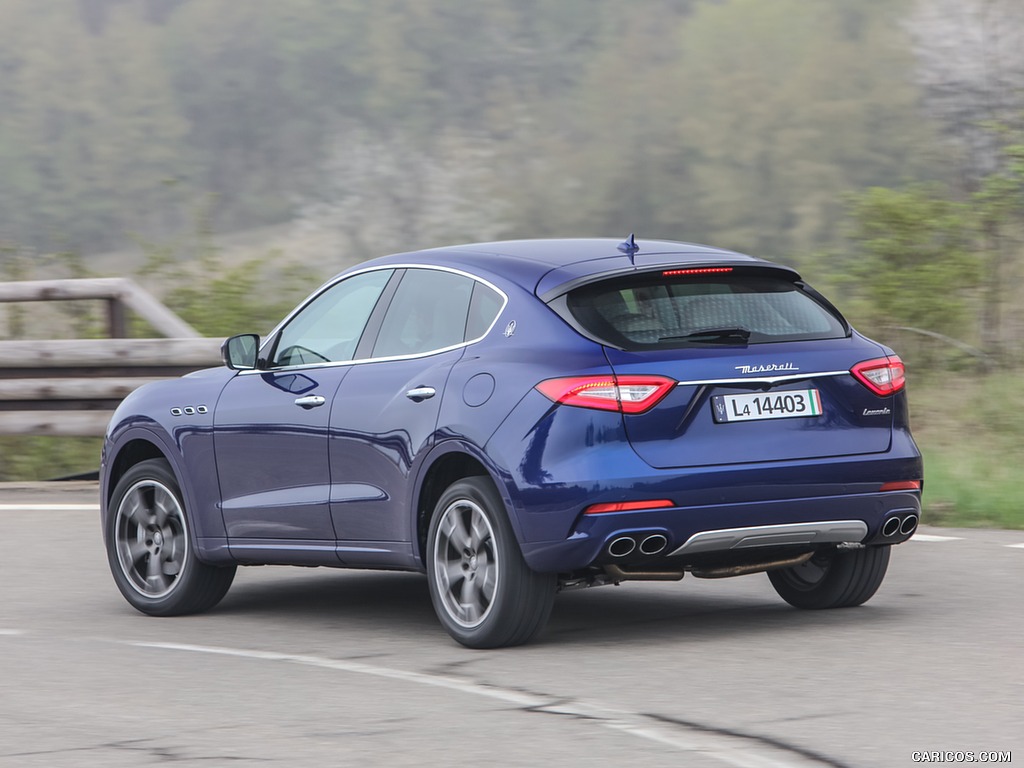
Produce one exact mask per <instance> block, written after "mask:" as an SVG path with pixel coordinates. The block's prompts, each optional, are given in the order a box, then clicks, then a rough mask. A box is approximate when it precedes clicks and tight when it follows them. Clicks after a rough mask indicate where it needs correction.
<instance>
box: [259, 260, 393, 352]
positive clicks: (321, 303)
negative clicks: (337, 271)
mask: <svg viewBox="0 0 1024 768" xmlns="http://www.w3.org/2000/svg"><path fill="white" fill-rule="evenodd" d="M393 271H394V270H390V269H380V270H375V271H373V272H363V273H362V274H360V275H355V276H354V277H350V278H348V279H346V280H342V281H340V282H338V283H335V284H334V285H332V286H331V287H330V288H328V289H327V290H326V291H324V292H323V293H321V294H320V295H319V296H317V297H316V298H315V299H313V301H311V302H310V303H309V304H307V305H306V306H305V307H304V308H303V309H302V311H301V312H299V314H297V315H296V316H295V317H293V318H292V319H291V321H289V323H288V325H286V326H285V327H284V329H283V330H282V331H281V335H280V338H279V339H278V341H277V345H276V347H275V350H274V359H273V360H272V361H271V365H273V366H287V365H308V364H311V363H337V362H344V361H346V360H351V359H352V357H353V356H354V355H355V352H356V345H357V344H358V343H359V337H360V336H361V335H362V333H363V328H365V327H366V321H367V320H368V319H369V317H370V313H371V312H373V308H374V306H376V304H377V300H378V299H379V298H380V295H381V293H382V292H383V291H384V286H385V285H387V282H388V280H389V279H390V278H391V275H392V272H393Z"/></svg>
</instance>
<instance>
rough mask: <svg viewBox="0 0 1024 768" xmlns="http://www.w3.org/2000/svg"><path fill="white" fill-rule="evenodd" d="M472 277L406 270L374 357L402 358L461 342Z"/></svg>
mask: <svg viewBox="0 0 1024 768" xmlns="http://www.w3.org/2000/svg"><path fill="white" fill-rule="evenodd" d="M474 282H475V281H474V280H473V279H471V278H469V277H466V276H464V275H457V274H455V273H453V272H443V271H440V270H436V269H409V270H408V271H406V273H405V275H404V276H403V277H402V282H401V283H400V284H399V286H398V290H396V291H395V296H394V298H393V299H392V300H391V305H390V306H389V307H388V311H387V314H385V315H384V322H383V323H382V324H381V327H380V333H378V334H377V342H376V344H374V347H373V357H402V356H405V355H418V354H423V353H425V352H432V351H434V350H438V349H444V348H445V347H451V346H455V345H456V344H461V343H462V342H463V341H464V340H465V336H466V319H467V317H468V315H469V302H470V297H471V296H472V295H473V284H474Z"/></svg>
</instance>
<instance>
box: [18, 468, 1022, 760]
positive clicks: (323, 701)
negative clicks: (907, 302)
mask: <svg viewBox="0 0 1024 768" xmlns="http://www.w3.org/2000/svg"><path fill="white" fill-rule="evenodd" d="M95 505H96V501H95V487H94V486H92V485H89V484H66V485H65V484H61V485H54V486H51V487H44V486H34V487H18V486H0V577H2V578H0V590H2V591H0V595H2V598H0V766H2V767H3V768H8V767H10V768H33V767H35V766H40V767H44V766H45V767H46V768H60V767H63V766H69V767H74V768H79V767H83V766H84V767H92V766H103V767H104V768H106V767H108V766H109V767H111V768H117V767H118V766H147V765H163V764H172V763H173V764H174V765H175V766H222V765H223V766H238V767H239V768H246V767H247V766H378V765H379V766H420V765H431V766H432V765H445V766H474V765H490V766H540V765H547V766H642V767H643V768H648V767H649V766H650V767H660V766H674V767H677V768H678V767H679V766H694V767H696V768H704V767H705V766H706V767H708V768H721V766H741V767H745V766H750V767H751V768H759V767H761V766H766V767H767V766H814V765H830V766H886V767H888V766H903V765H908V766H909V765H914V764H916V762H915V753H916V752H927V753H932V752H943V753H944V752H947V751H948V752H952V753H956V752H961V753H971V754H962V755H956V754H951V755H937V756H936V755H931V754H929V755H926V757H931V758H932V760H931V761H930V762H935V759H934V758H936V757H938V758H940V759H946V762H953V760H955V759H956V758H958V757H960V758H962V759H964V760H967V759H969V758H971V757H974V758H975V759H976V760H978V761H980V760H981V758H983V757H990V756H989V755H987V754H982V753H989V752H1001V753H1003V757H1004V758H1005V753H1006V752H1009V753H1010V754H1011V759H1012V760H1013V761H1014V762H1016V763H1018V764H1019V763H1022V762H1024V706H1022V705H1024V610H1022V609H1024V532H1022V531H1016V532H1013V531H983V530H969V531H964V530H949V529H922V531H921V534H923V535H921V534H919V535H918V537H916V540H913V541H911V542H908V543H907V544H903V545H900V546H899V547H897V548H896V550H895V551H894V553H893V559H892V563H891V565H890V568H889V575H888V577H887V579H886V581H885V583H884V584H883V585H882V588H881V590H880V591H879V593H878V594H877V595H876V596H875V598H874V599H873V600H872V601H871V602H869V603H868V604H867V605H865V606H863V607H861V608H855V609H846V610H838V611H822V612H802V611H798V610H796V609H793V608H790V607H788V606H787V605H786V604H784V603H783V602H782V601H781V600H780V599H779V598H778V597H777V596H776V595H775V593H774V591H773V590H772V588H771V586H770V585H769V583H768V580H767V578H766V577H765V576H764V575H754V576H745V577H741V578H738V579H727V580H721V581H702V580H699V579H695V578H689V577H688V578H686V579H684V580H683V581H682V582H681V583H673V584H637V583H633V584H627V585H623V586H621V587H603V588H598V589H592V590H585V591H580V592H569V593H565V594H562V595H559V597H558V599H557V600H556V603H555V612H554V616H553V617H552V621H551V623H550V625H549V627H548V629H547V631H546V632H545V634H544V635H543V636H542V637H541V638H540V640H539V641H538V642H536V643H534V644H532V645H529V646H526V647H523V648H516V649H507V650H499V651H470V650H466V649H464V648H462V647H460V646H458V645H456V644H455V643H454V642H453V641H451V640H450V639H449V638H448V636H447V635H446V634H445V633H444V632H443V631H442V629H441V628H440V626H439V625H438V623H437V621H436V619H435V618H434V616H433V612H432V609H431V606H430V601H429V598H428V595H427V589H426V582H425V579H424V578H423V577H421V576H418V575H414V574H401V573H372V572H350V571H340V570H338V571H333V570H328V569H286V568H249V569H241V570H239V573H238V576H237V577H236V580H235V584H234V586H233V587H232V590H231V592H230V593H229V594H228V596H227V598H226V599H225V600H224V602H223V603H222V604H221V606H219V607H218V608H217V609H216V610H214V611H212V612H210V613H208V614H205V615H202V616H196V617H187V618H175V619H153V618H147V617H144V616H142V615H141V614H138V613H136V612H135V611H134V610H132V609H131V608H130V607H129V606H128V605H127V603H125V602H124V600H123V599H122V598H121V596H120V595H119V594H118V593H117V591H116V589H115V588H114V585H113V582H112V580H111V578H110V574H109V572H108V570H107V565H106V559H105V556H104V553H103V548H102V542H101V537H100V531H99V525H98V513H97V511H96V508H95ZM940 537H941V538H940ZM948 758H953V760H949V759H948Z"/></svg>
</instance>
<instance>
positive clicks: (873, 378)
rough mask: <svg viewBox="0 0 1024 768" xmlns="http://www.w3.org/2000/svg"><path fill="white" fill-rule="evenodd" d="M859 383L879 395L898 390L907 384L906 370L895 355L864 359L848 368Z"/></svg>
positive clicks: (883, 395)
mask: <svg viewBox="0 0 1024 768" xmlns="http://www.w3.org/2000/svg"><path fill="white" fill-rule="evenodd" d="M850 373H851V374H853V376H854V378H856V379H857V381H859V382H860V383H861V384H863V385H864V386H865V387H867V388H868V389H870V390H871V391H872V392H874V393H875V394H876V395H878V396H879V397H885V396H887V395H892V394H894V393H896V392H899V391H900V390H901V389H903V387H905V386H906V384H907V371H906V367H905V366H904V365H903V361H902V360H900V358H899V357H898V356H896V355H889V356H888V357H879V358H875V359H874V360H864V361H862V362H860V363H857V364H856V365H855V366H853V368H851V369H850Z"/></svg>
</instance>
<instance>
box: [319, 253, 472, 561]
mask: <svg viewBox="0 0 1024 768" xmlns="http://www.w3.org/2000/svg"><path fill="white" fill-rule="evenodd" d="M478 285H479V286H480V288H481V289H483V288H484V286H482V285H480V284H478V283H477V282H476V281H475V280H473V279H472V278H471V277H469V276H468V275H464V274H461V273H458V272H455V271H452V270H444V269H439V268H437V269H434V268H430V269H428V268H411V267H410V268H408V269H406V270H405V272H404V274H403V275H402V277H401V282H400V283H399V285H398V288H397V290H396V291H395V294H394V298H393V299H392V300H391V303H390V305H389V306H388V308H387V311H386V312H385V313H384V314H383V315H382V316H381V318H380V325H379V330H377V331H376V339H375V341H374V343H373V348H372V352H371V353H370V356H369V357H370V359H369V360H368V361H367V362H364V363H360V364H358V365H355V366H353V368H352V370H351V371H349V373H348V376H347V377H346V378H345V380H344V381H343V382H342V383H341V386H340V388H339V389H338V394H337V396H336V397H335V399H334V405H333V407H332V409H331V417H330V464H331V483H332V492H331V516H332V518H333V521H334V528H335V530H336V532H337V536H338V539H340V540H342V541H347V542H353V543H354V542H373V541H379V542H389V541H391V542H393V541H408V540H410V536H411V533H410V530H409V527H410V524H411V523H410V520H411V518H410V515H409V514H408V507H409V496H410V491H411V486H410V473H411V472H412V470H413V467H414V466H415V464H416V462H417V460H418V459H419V458H420V457H421V456H422V455H423V453H424V451H425V450H426V449H427V448H429V447H430V446H431V445H432V444H433V442H434V439H435V437H434V431H435V429H436V426H437V418H438V412H439V410H440V407H441V400H442V397H443V394H444V390H445V384H446V382H447V380H448V375H449V373H450V372H451V369H452V366H453V365H454V364H455V363H456V362H457V361H458V360H459V358H461V357H462V355H463V353H464V352H465V342H466V341H467V320H468V318H469V315H470V304H471V300H472V298H473V295H474V291H475V290H476V288H475V286H478ZM371 332H373V329H371ZM469 332H470V333H472V332H473V331H472V329H470V331H469ZM353 546H355V545H353ZM356 549H358V550H359V551H360V552H361V553H362V555H363V556H364V557H365V547H362V546H356ZM339 554H340V556H341V558H342V559H343V560H344V559H346V555H347V553H346V551H345V549H344V548H343V549H342V550H341V551H340V552H339Z"/></svg>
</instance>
